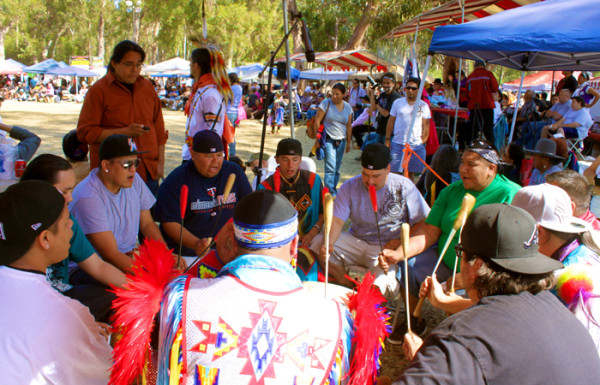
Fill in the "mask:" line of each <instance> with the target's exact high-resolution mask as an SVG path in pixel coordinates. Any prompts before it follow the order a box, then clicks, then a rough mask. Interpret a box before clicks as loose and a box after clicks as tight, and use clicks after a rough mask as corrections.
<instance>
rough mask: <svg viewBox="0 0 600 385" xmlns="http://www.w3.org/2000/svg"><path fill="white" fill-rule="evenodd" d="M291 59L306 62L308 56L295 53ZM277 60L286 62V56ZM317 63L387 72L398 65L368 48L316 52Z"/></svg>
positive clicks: (331, 68)
mask: <svg viewBox="0 0 600 385" xmlns="http://www.w3.org/2000/svg"><path fill="white" fill-rule="evenodd" d="M290 61H292V62H305V61H306V56H305V55H304V54H303V53H295V54H292V55H290ZM275 62H276V63H277V62H285V57H282V58H279V59H277V60H275ZM315 63H318V64H320V65H322V66H325V67H326V68H327V70H333V69H341V70H344V71H350V70H356V69H358V70H360V71H369V70H371V68H372V70H373V71H374V72H385V71H388V70H390V67H396V64H394V63H392V62H389V61H387V60H385V59H382V58H380V57H378V56H377V55H375V54H374V53H372V52H369V51H367V50H355V51H331V52H316V53H315Z"/></svg>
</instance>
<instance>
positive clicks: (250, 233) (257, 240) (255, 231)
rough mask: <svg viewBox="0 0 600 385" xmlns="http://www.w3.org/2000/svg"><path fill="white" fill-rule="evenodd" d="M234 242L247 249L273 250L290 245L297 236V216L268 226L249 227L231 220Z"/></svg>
mask: <svg viewBox="0 0 600 385" xmlns="http://www.w3.org/2000/svg"><path fill="white" fill-rule="evenodd" d="M233 231H234V233H235V240H236V241H237V242H238V244H239V245H240V246H242V247H245V248H248V249H274V248H277V247H280V246H283V245H286V244H288V243H290V242H291V241H292V240H293V239H294V238H295V237H296V235H297V234H298V214H297V213H296V214H294V216H293V217H292V218H290V219H288V220H285V221H283V222H277V223H270V224H268V225H249V224H247V223H244V222H240V221H236V220H235V219H234V220H233Z"/></svg>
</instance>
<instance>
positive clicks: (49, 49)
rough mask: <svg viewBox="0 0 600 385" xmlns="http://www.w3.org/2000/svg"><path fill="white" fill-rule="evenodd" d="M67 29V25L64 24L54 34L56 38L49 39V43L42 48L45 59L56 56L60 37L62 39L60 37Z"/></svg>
mask: <svg viewBox="0 0 600 385" xmlns="http://www.w3.org/2000/svg"><path fill="white" fill-rule="evenodd" d="M66 30H67V26H66V25H64V26H63V27H62V28H61V29H60V30H58V31H57V32H56V33H55V34H54V39H50V40H48V43H47V44H46V46H45V47H44V49H43V50H42V59H43V60H46V59H48V58H52V57H53V56H54V50H55V49H56V43H57V42H58V39H60V37H61V36H62V34H63V33H65V31H66Z"/></svg>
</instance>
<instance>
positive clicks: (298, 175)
mask: <svg viewBox="0 0 600 385" xmlns="http://www.w3.org/2000/svg"><path fill="white" fill-rule="evenodd" d="M280 175H281V179H283V181H284V182H285V183H287V184H288V185H289V186H290V187H292V186H293V185H295V184H296V182H298V178H300V172H299V171H298V172H296V176H295V177H294V180H293V181H291V182H290V181H289V180H287V179H286V178H285V177H284V176H283V174H280Z"/></svg>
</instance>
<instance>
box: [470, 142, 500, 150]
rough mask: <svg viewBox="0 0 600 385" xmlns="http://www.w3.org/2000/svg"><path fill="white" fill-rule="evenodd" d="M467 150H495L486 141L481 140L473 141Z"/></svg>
mask: <svg viewBox="0 0 600 385" xmlns="http://www.w3.org/2000/svg"><path fill="white" fill-rule="evenodd" d="M467 149H469V150H470V149H478V150H494V151H495V148H494V147H493V146H492V145H491V144H489V143H488V142H486V141H483V140H481V139H475V140H474V141H472V142H471V143H469V144H468V145H467Z"/></svg>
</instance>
